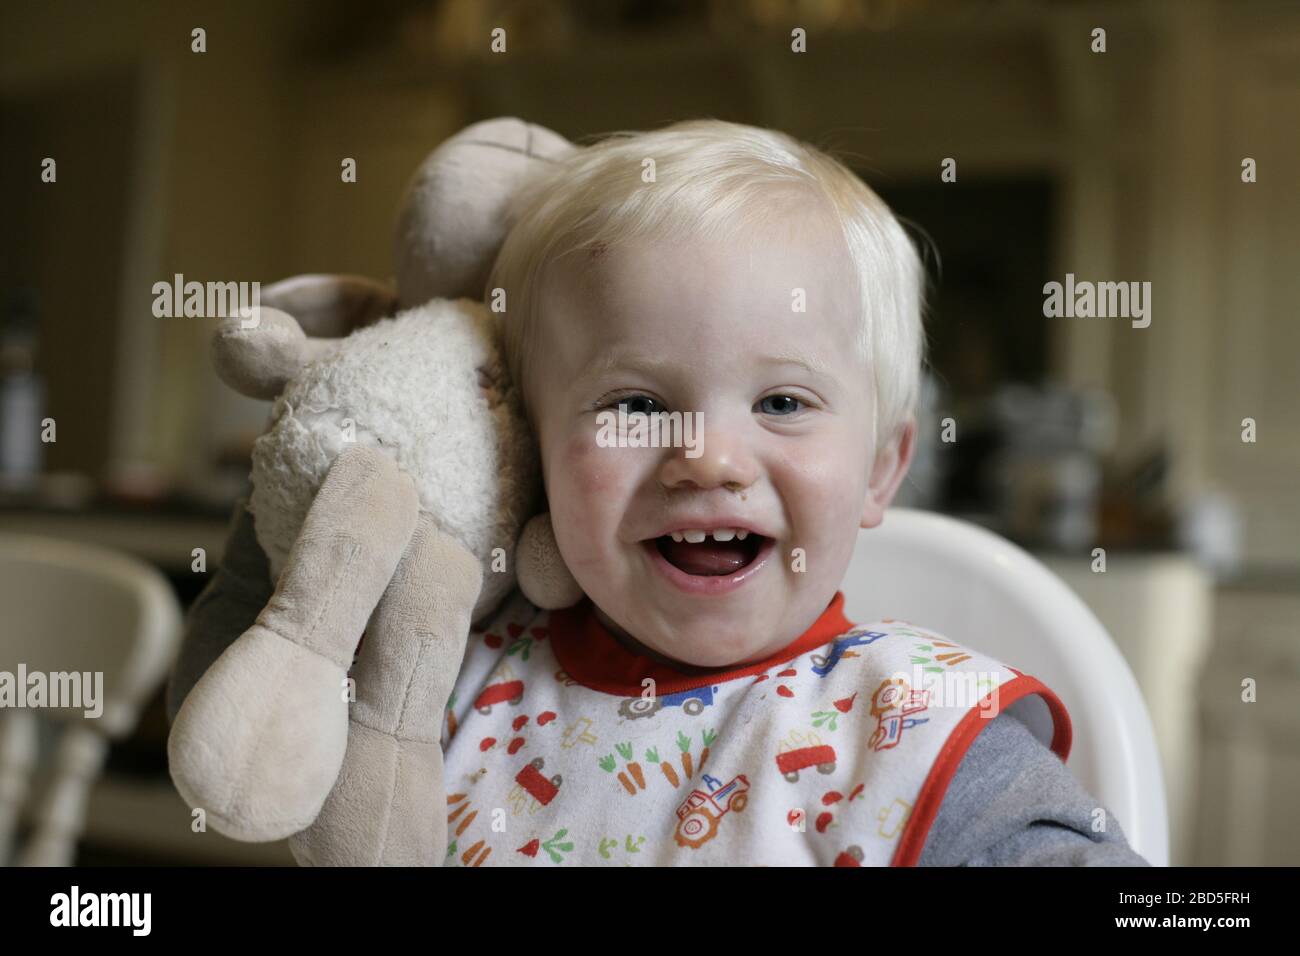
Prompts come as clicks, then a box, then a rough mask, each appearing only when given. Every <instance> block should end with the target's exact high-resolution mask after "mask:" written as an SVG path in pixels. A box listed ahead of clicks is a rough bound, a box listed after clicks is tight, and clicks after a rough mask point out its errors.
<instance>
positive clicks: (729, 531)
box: [713, 528, 736, 541]
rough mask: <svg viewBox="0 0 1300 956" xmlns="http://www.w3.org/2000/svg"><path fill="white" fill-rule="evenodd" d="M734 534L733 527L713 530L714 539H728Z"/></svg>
mask: <svg viewBox="0 0 1300 956" xmlns="http://www.w3.org/2000/svg"><path fill="white" fill-rule="evenodd" d="M735 536H736V531H735V529H734V528H715V529H714V531H713V540H714V541H730V540H731V539H732V538H734V537H735Z"/></svg>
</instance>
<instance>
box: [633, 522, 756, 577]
mask: <svg viewBox="0 0 1300 956" xmlns="http://www.w3.org/2000/svg"><path fill="white" fill-rule="evenodd" d="M767 541H768V539H767V538H765V537H764V536H763V535H761V534H756V533H754V532H752V531H736V530H733V529H729V528H719V529H717V530H716V531H705V532H699V531H695V532H692V531H687V532H673V533H672V534H665V535H662V536H660V537H658V538H655V539H653V541H649V542H647V544H651V545H653V547H654V548H655V549H656V550H657V551H658V552H659V554H660V555H662V556H663V559H664V560H665V561H667V562H668V563H669V564H671V565H672V566H673V567H675V568H676V569H677V570H679V571H681V572H682V573H683V574H690V575H693V576H696V577H721V576H724V575H728V574H735V573H736V572H738V571H741V570H743V569H745V568H747V567H749V565H751V564H752V563H753V562H754V560H755V559H756V558H757V557H758V555H759V554H760V552H762V550H763V547H764V545H765V544H767Z"/></svg>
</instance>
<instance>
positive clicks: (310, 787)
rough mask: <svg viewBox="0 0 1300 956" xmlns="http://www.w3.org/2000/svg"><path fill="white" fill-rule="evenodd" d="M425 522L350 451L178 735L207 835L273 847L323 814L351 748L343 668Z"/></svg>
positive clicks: (200, 688)
mask: <svg viewBox="0 0 1300 956" xmlns="http://www.w3.org/2000/svg"><path fill="white" fill-rule="evenodd" d="M418 516H419V501H418V498H417V495H416V491H415V486H414V484H413V483H412V481H411V480H410V478H408V477H407V476H406V475H404V474H403V473H402V472H401V471H400V470H399V469H398V467H397V465H396V464H395V463H394V462H393V461H392V460H391V459H389V458H387V457H385V456H384V455H383V454H382V453H380V452H377V451H374V450H371V449H365V448H357V449H349V450H348V451H346V452H344V453H343V454H342V455H340V456H339V457H338V459H337V460H336V461H335V462H334V464H333V466H332V467H331V468H330V471H329V474H328V475H327V476H326V478H325V482H324V484H323V485H322V486H321V489H320V492H319V493H318V494H317V496H316V499H315V501H314V502H313V503H312V506H311V510H310V511H309V512H308V514H307V519H306V521H305V523H304V524H303V528H302V532H301V534H300V535H299V537H298V540H297V542H296V543H295V544H294V547H293V550H292V551H291V552H290V555H289V561H288V564H287V565H286V567H285V570H284V572H283V574H282V575H281V576H280V581H279V584H278V585H277V587H276V589H275V593H274V594H273V595H272V596H271V600H270V602H269V603H268V604H267V606H266V607H265V608H264V609H263V610H262V613H261V614H259V615H258V618H257V622H256V623H255V624H254V625H253V626H252V627H250V628H249V629H248V630H247V631H246V632H244V634H243V635H242V636H241V637H240V638H239V639H238V640H236V641H235V642H234V643H233V644H232V645H231V646H230V647H228V648H227V649H226V651H225V652H224V653H223V654H222V655H221V657H219V658H218V659H217V661H216V663H214V664H213V665H212V666H211V667H210V668H209V669H208V671H207V672H206V673H205V674H204V675H203V677H202V678H201V679H200V680H199V682H198V683H197V684H195V685H194V688H193V690H191V691H190V693H189V696H188V697H186V699H185V703H184V704H183V705H182V706H181V709H180V711H179V712H178V713H177V715H176V722H175V723H174V724H173V725H172V731H171V736H170V738H169V739H168V746H167V752H168V758H169V762H170V765H171V768H170V769H171V774H172V779H173V781H175V783H176V788H177V789H178V790H179V791H180V793H181V796H183V797H184V798H185V799H186V800H187V801H188V802H189V804H190V806H192V807H195V808H202V809H203V810H204V812H205V815H206V819H207V821H208V822H209V823H210V824H211V825H212V827H213V829H215V830H217V831H219V832H221V833H224V834H226V835H227V836H230V837H233V838H235V839H237V840H246V841H255V842H256V841H266V840H278V839H283V838H284V837H287V836H289V835H290V834H293V833H296V832H298V831H299V830H301V829H303V828H304V827H306V826H307V825H309V824H310V823H311V822H312V820H314V819H315V818H316V815H317V814H318V813H319V812H320V808H321V805H322V804H323V803H324V802H325V798H326V797H327V796H328V795H329V792H330V788H331V787H332V786H333V785H334V781H335V779H336V778H337V776H338V772H339V767H340V765H341V764H342V762H343V754H344V750H345V748H346V746H347V725H348V698H349V694H348V692H347V687H346V677H347V672H348V668H349V667H350V666H351V664H352V657H353V654H354V652H355V649H356V646H357V642H358V640H359V639H360V637H361V634H362V633H363V631H364V630H365V627H366V621H367V620H368V619H369V617H370V615H371V612H372V611H373V610H374V608H375V606H376V604H378V602H379V599H380V598H381V596H382V595H383V593H384V591H385V589H386V588H387V587H388V583H389V581H390V579H391V578H392V575H393V571H394V569H395V568H396V567H397V564H398V561H400V560H401V557H402V553H403V551H404V550H405V548H406V546H407V543H408V542H409V541H410V538H411V534H412V532H413V530H414V528H415V524H416V521H417V519H418Z"/></svg>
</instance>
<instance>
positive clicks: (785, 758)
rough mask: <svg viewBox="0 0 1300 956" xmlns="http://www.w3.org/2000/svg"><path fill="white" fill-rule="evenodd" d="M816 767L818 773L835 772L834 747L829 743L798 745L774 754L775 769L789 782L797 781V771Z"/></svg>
mask: <svg viewBox="0 0 1300 956" xmlns="http://www.w3.org/2000/svg"><path fill="white" fill-rule="evenodd" d="M809 767H816V768H817V772H818V773H834V772H835V748H834V747H832V746H831V745H830V744H821V745H820V746H817V747H800V748H799V749H798V750H787V751H786V752H785V753H779V754H777V755H776V769H777V770H780V771H781V774H782V776H784V777H785V779H787V780H789V781H790V782H791V783H798V782H799V771H800V770H807V769H808V768H809Z"/></svg>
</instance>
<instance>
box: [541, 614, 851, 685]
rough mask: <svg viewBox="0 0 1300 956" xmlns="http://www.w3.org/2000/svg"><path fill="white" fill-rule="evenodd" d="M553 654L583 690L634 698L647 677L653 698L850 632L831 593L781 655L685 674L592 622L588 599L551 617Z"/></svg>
mask: <svg viewBox="0 0 1300 956" xmlns="http://www.w3.org/2000/svg"><path fill="white" fill-rule="evenodd" d="M549 626H550V630H551V633H550V640H551V650H552V651H553V652H554V653H555V659H556V660H557V661H559V663H560V666H561V667H563V668H564V670H565V672H566V673H567V674H568V675H569V676H570V677H572V678H573V679H574V680H576V681H577V682H578V683H579V684H582V685H583V686H584V687H589V688H591V689H592V690H598V691H602V692H603V693H606V694H614V695H616V696H619V697H638V696H640V694H641V692H642V690H643V688H644V685H643V684H642V683H641V682H642V681H643V680H645V679H646V678H647V677H648V678H650V679H652V680H653V681H654V682H655V693H656V694H676V693H679V692H680V691H684V690H693V689H694V688H696V687H706V686H708V685H709V684H720V683H723V682H725V681H731V680H736V679H737V678H740V677H749V676H757V675H758V674H761V673H763V672H764V671H766V670H770V669H772V668H773V667H775V666H776V665H778V664H784V663H785V662H786V661H790V660H793V659H794V658H796V657H798V656H799V655H800V654H804V653H807V652H808V651H811V650H815V649H816V648H818V647H821V646H822V645H824V644H829V643H830V642H831V641H833V640H834V639H835V638H837V637H839V636H840V635H841V634H844V633H845V632H847V631H851V630H852V629H853V625H852V624H851V623H850V622H849V620H848V618H846V617H845V616H844V593H843V592H842V591H837V592H835V597H833V598H831V603H830V604H828V605H827V606H826V610H825V611H823V612H822V613H821V616H820V617H819V618H817V620H816V621H814V622H813V624H812V626H811V627H809V628H808V630H806V631H804V632H803V634H802V635H800V636H799V637H798V638H796V639H795V640H794V641H793V642H792V643H790V644H787V645H786V646H785V647H784V648H783V649H782V650H779V651H777V652H776V653H775V654H773V655H771V656H770V657H767V658H765V659H764V660H761V661H758V662H757V663H754V664H745V665H742V666H740V667H736V668H730V669H728V668H722V669H719V670H716V671H713V672H712V673H707V674H683V673H682V672H681V671H679V670H676V669H674V668H672V667H668V666H667V665H664V664H660V663H658V662H656V661H652V660H650V659H649V658H648V657H645V656H644V655H642V654H637V653H634V652H633V651H631V650H629V649H628V648H626V647H624V646H623V645H622V644H621V643H619V641H618V639H617V638H616V637H614V635H613V634H611V633H609V631H608V630H607V629H606V628H605V627H604V625H602V624H601V623H600V621H599V620H598V619H597V618H596V612H595V605H593V604H592V603H591V600H590V598H584V599H583V600H582V601H581V602H580V603H579V604H576V605H574V606H573V607H570V608H565V609H563V610H561V611H553V612H551V617H550V624H549Z"/></svg>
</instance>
